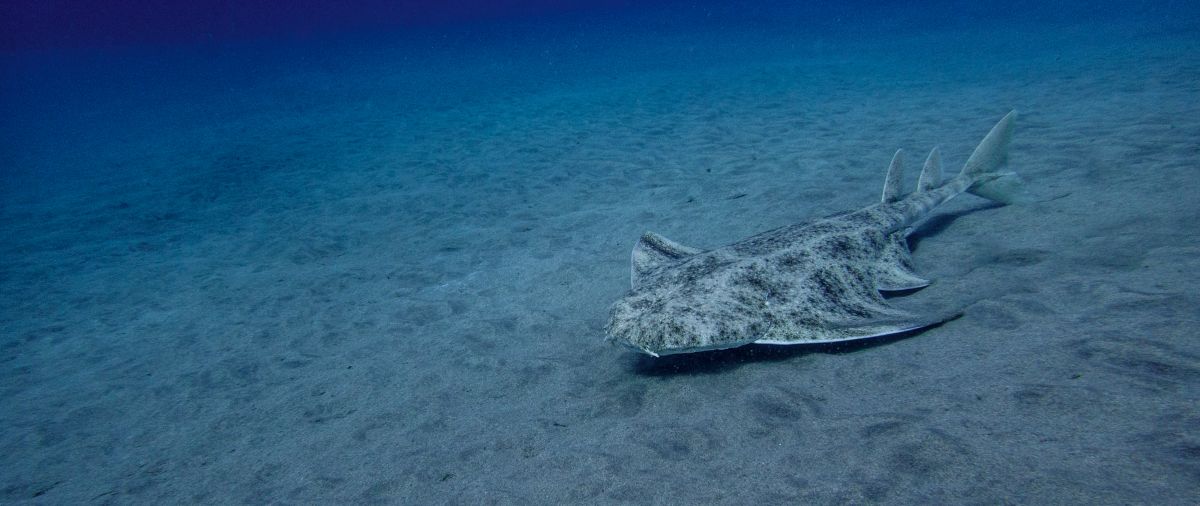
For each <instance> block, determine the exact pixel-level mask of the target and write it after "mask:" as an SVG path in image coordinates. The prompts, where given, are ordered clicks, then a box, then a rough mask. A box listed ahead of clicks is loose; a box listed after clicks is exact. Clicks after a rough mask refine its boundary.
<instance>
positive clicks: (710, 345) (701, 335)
mask: <svg viewBox="0 0 1200 506" xmlns="http://www.w3.org/2000/svg"><path fill="white" fill-rule="evenodd" d="M711 302H712V301H699V300H692V298H689V297H678V296H676V297H668V296H665V294H657V293H655V292H654V291H646V292H634V293H631V294H629V295H628V296H626V297H625V298H623V299H621V300H619V301H617V302H616V303H615V304H613V306H612V313H611V318H610V319H609V322H608V325H607V326H606V327H605V330H606V332H607V338H606V340H608V341H611V342H613V343H614V344H618V345H621V346H624V347H626V348H628V349H631V350H633V351H636V352H639V353H645V354H647V355H650V356H653V357H660V356H663V355H674V354H679V353H693V352H698V351H708V350H720V349H725V348H734V347H737V346H742V345H744V344H748V343H750V342H753V340H754V336H756V335H758V334H759V333H760V332H761V329H759V328H757V326H758V325H757V324H749V325H738V324H730V323H729V322H738V321H747V320H745V319H740V318H736V317H732V316H733V315H731V314H728V313H730V311H731V310H730V309H729V308H728V307H722V308H719V309H714V307H713V304H711ZM743 327H744V328H743Z"/></svg>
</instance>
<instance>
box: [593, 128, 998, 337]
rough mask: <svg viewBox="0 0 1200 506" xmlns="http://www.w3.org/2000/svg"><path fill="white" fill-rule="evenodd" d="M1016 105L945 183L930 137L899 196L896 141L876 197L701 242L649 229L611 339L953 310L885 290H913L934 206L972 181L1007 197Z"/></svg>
mask: <svg viewBox="0 0 1200 506" xmlns="http://www.w3.org/2000/svg"><path fill="white" fill-rule="evenodd" d="M1015 118H1016V113H1015V111H1014V112H1010V113H1009V114H1008V115H1007V116H1005V117H1004V119H1002V120H1000V122H999V123H997V124H996V126H995V127H994V128H992V131H991V132H990V133H988V135H987V137H985V138H984V140H983V141H982V142H981V143H980V144H979V147H978V148H976V149H975V152H974V153H973V154H972V155H971V158H970V159H969V160H968V161H967V163H966V166H965V167H963V170H962V172H961V173H960V174H959V175H958V176H956V177H954V178H951V179H950V180H948V181H946V182H945V183H942V182H941V162H940V157H939V155H938V151H937V149H936V148H935V149H934V150H933V151H932V152H931V153H930V154H929V158H928V159H927V160H926V162H925V167H924V169H923V170H922V172H921V178H920V181H919V182H918V184H917V191H916V192H914V193H912V194H911V195H908V196H902V192H901V190H900V181H901V171H900V168H901V165H900V152H899V151H898V152H897V153H896V157H895V158H893V160H892V165H891V167H890V168H889V170H888V176H887V182H886V184H885V186H884V191H883V199H882V201H881V202H880V203H878V204H875V205H872V206H869V207H867V208H865V209H862V210H859V211H855V212H850V213H844V214H839V215H834V216H830V217H827V218H822V219H819V220H815V221H811V222H807V223H801V224H797V225H790V226H786V227H781V228H777V229H775V230H770V231H767V232H763V233H761V234H758V235H755V236H752V237H749V238H747V239H744V240H741V241H738V242H736V243H733V244H730V245H728V246H725V247H722V248H718V249H714V250H710V251H701V250H699V249H696V248H691V247H688V246H683V245H681V244H678V243H675V242H673V241H670V240H669V239H666V238H665V237H662V236H660V235H657V234H653V233H646V234H645V235H643V236H642V238H641V240H640V241H638V244H637V246H635V247H634V249H633V261H632V264H633V265H632V284H633V289H632V291H630V292H629V294H628V295H626V296H625V297H624V298H622V299H621V300H619V301H617V303H616V304H614V305H613V307H612V317H611V319H610V321H609V323H608V326H607V333H608V339H609V340H612V341H616V342H617V343H620V344H622V345H625V346H627V347H630V348H632V349H635V350H637V351H640V352H643V353H647V354H649V355H653V356H656V357H657V356H660V355H668V354H676V353H690V352H697V351H705V350H714V349H723V348H733V347H737V346H742V345H746V344H750V343H762V344H806V343H824V342H833V341H847V340H852V339H865V338H870V337H877V336H884V335H888V334H896V333H900V332H906V331H910V330H915V329H920V328H923V327H927V326H930V325H934V324H937V323H940V322H942V321H945V320H947V319H949V318H952V317H954V316H956V315H957V313H953V312H951V313H945V314H941V315H938V316H919V315H914V314H911V313H908V312H905V311H901V310H898V309H895V308H892V307H889V306H888V304H887V302H886V301H885V300H884V299H883V297H882V296H881V295H880V293H879V292H880V291H881V290H882V291H894V290H913V289H917V288H921V287H924V286H926V285H928V284H929V281H927V280H925V279H923V278H921V277H919V276H917V275H916V274H915V273H914V272H913V269H912V263H911V259H910V254H909V250H908V245H907V242H906V240H905V237H906V236H907V234H908V233H909V232H910V231H911V230H912V227H913V226H914V225H915V224H916V223H918V222H919V221H921V220H922V219H923V218H925V217H927V216H928V215H929V214H930V212H932V211H933V209H934V208H935V207H937V206H938V205H940V204H941V203H943V202H946V201H947V200H950V199H951V198H953V197H954V196H956V195H958V194H960V193H962V192H964V191H967V192H971V193H974V194H976V195H980V196H983V197H987V198H990V199H993V200H996V201H1000V202H1005V203H1007V202H1010V201H1011V200H1012V198H1013V196H1014V195H1015V194H1016V192H1017V191H1018V190H1019V187H1018V185H1019V179H1018V178H1017V177H1016V175H1015V174H1013V173H1011V172H1000V171H999V169H1000V167H1001V166H1003V165H1004V163H1005V160H1006V153H1007V150H1008V142H1009V139H1010V138H1011V135H1012V129H1013V122H1014V120H1015Z"/></svg>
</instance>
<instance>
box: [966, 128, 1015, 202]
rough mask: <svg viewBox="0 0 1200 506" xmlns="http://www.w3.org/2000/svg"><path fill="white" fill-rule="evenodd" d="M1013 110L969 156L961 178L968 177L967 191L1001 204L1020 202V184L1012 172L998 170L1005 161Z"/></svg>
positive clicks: (1010, 136) (1006, 159) (1010, 137)
mask: <svg viewBox="0 0 1200 506" xmlns="http://www.w3.org/2000/svg"><path fill="white" fill-rule="evenodd" d="M1016 120H1017V111H1012V112H1009V113H1008V114H1007V115H1006V116H1004V118H1003V119H1001V120H1000V122H999V123H996V126H994V127H992V131H991V132H988V134H987V137H984V138H983V141H981V142H980V143H979V146H978V147H976V148H975V152H974V153H971V157H970V158H968V159H967V164H966V165H964V166H963V169H962V173H961V177H965V178H968V179H969V180H970V181H971V186H970V187H968V188H967V191H968V192H970V193H972V194H975V195H978V196H980V197H983V198H987V199H991V200H995V201H996V202H1002V203H1005V204H1011V203H1013V202H1017V201H1021V200H1024V197H1025V194H1024V184H1023V183H1022V181H1021V178H1020V177H1019V176H1017V174H1016V173H1015V172H1008V171H1001V170H1000V169H1001V168H1002V167H1004V165H1005V162H1007V161H1008V143H1009V141H1010V140H1011V139H1012V133H1013V127H1014V125H1015V123H1016Z"/></svg>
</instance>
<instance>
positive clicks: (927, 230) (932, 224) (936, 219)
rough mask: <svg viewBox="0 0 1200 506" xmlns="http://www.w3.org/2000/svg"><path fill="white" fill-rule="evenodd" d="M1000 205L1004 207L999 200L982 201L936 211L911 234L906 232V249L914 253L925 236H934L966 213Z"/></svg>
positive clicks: (999, 206)
mask: <svg viewBox="0 0 1200 506" xmlns="http://www.w3.org/2000/svg"><path fill="white" fill-rule="evenodd" d="M1001 207H1004V204H1001V203H999V202H983V203H980V204H978V205H974V206H971V207H969V208H967V209H963V210H961V211H958V212H953V213H938V214H936V215H934V216H931V217H930V218H929V219H927V220H925V222H924V223H922V224H920V225H919V226H917V228H916V229H914V230H913V231H912V233H911V234H908V250H909V251H910V252H912V253H916V252H917V248H918V247H920V245H921V241H923V240H925V238H927V237H932V236H935V235H937V234H939V233H941V232H942V231H943V230H946V229H947V228H949V227H950V224H951V223H954V220H957V219H959V218H962V217H963V216H966V215H968V214H972V213H976V212H979V211H987V210H990V209H999V208H1001Z"/></svg>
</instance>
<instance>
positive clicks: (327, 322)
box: [0, 32, 1200, 504]
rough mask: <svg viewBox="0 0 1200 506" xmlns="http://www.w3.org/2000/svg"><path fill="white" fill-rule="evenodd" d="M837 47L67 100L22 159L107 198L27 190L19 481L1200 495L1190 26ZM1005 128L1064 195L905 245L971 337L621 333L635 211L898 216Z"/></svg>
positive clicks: (251, 498) (14, 426)
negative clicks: (872, 209) (897, 154)
mask: <svg viewBox="0 0 1200 506" xmlns="http://www.w3.org/2000/svg"><path fill="white" fill-rule="evenodd" d="M1038 37H1041V39H1037V38H1038ZM1054 37H1060V38H1054ZM1122 37H1124V38H1122ZM1029 38H1034V39H1037V40H1041V41H1043V42H1044V41H1047V40H1049V41H1050V42H1049V44H1052V46H1051V47H1055V46H1053V44H1057V45H1058V47H1061V50H1056V51H1051V50H1046V49H1045V47H1046V46H1039V45H1038V44H1037V43H1036V42H1030V41H1029ZM1018 41H1022V42H1018ZM956 44H958V45H956ZM1023 44H1028V46H1026V45H1023ZM964 46H965V47H967V48H976V49H978V48H983V49H989V48H990V49H997V51H996V52H992V53H987V52H984V53H980V54H972V53H971V51H970V50H965V49H964V50H963V51H961V52H958V51H957V49H959V48H963V47H964ZM1031 48H1032V49H1031ZM818 49H820V48H814V46H801V47H800V48H799V49H796V50H795V51H794V53H793V54H790V55H789V53H788V51H786V50H779V51H776V52H773V53H772V54H771V56H770V57H763V58H761V59H754V58H729V59H726V60H722V61H721V62H719V63H717V64H713V65H707V66H699V65H688V64H678V65H671V66H664V67H663V68H655V66H654V65H646V66H644V67H639V68H632V67H631V68H621V67H618V70H615V71H611V72H608V73H605V72H596V73H595V74H596V75H595V76H594V78H588V79H584V78H579V77H578V76H576V78H564V79H560V80H553V79H547V80H542V81H539V83H540V84H538V85H536V86H534V85H528V86H527V85H524V84H522V83H524V82H525V81H521V80H520V79H517V78H512V79H509V80H507V81H506V80H505V79H504V78H503V76H509V77H511V76H514V75H519V74H520V73H521V72H522V70H521V68H520V67H521V65H534V63H530V62H523V61H516V62H515V63H512V64H511V67H512V68H510V67H504V66H502V65H499V64H497V63H495V62H490V63H489V62H488V61H486V59H482V58H481V59H478V60H470V61H467V62H465V63H463V64H462V65H463V66H462V67H461V68H457V70H455V69H454V68H451V67H454V66H453V65H448V66H447V68H445V69H439V68H432V69H426V70H424V71H423V72H424V73H422V72H421V71H419V70H420V66H418V65H408V66H403V65H400V66H399V67H389V66H387V65H378V64H377V63H379V62H380V61H383V60H385V59H388V58H391V57H392V56H395V55H390V54H385V53H381V54H378V55H370V54H369V55H366V56H360V57H359V58H358V59H351V61H347V62H343V63H341V64H338V65H329V66H327V67H325V68H316V67H317V66H314V67H297V68H294V69H288V68H282V69H272V70H271V72H275V73H276V74H275V75H277V76H279V77H278V78H275V79H271V80H264V81H261V82H255V83H242V84H240V85H238V86H234V87H233V88H232V89H230V90H227V91H223V92H220V93H217V92H208V93H207V94H206V93H200V92H196V93H180V96H177V97H175V96H172V95H171V93H167V92H160V93H158V94H153V93H150V98H148V99H143V98H122V99H121V100H115V101H114V102H113V103H112V104H111V105H105V104H97V105H95V106H94V107H93V108H92V109H90V111H89V113H88V114H82V113H81V114H80V115H79V116H78V117H77V118H76V117H71V118H69V119H63V120H61V121H63V122H65V123H78V125H77V126H76V130H78V131H84V132H88V133H78V132H76V133H75V134H73V136H71V137H69V139H70V140H62V139H64V138H65V137H64V138H59V140H58V141H55V140H54V138H51V139H50V140H45V139H43V140H42V143H41V144H37V143H34V142H32V141H31V142H30V144H28V145H26V146H25V147H22V148H21V149H24V150H25V151H20V150H18V152H17V153H16V154H13V153H12V152H10V154H8V155H5V156H7V157H8V159H7V162H8V163H9V164H10V165H11V166H20V167H24V168H26V169H27V172H31V173H36V172H37V171H60V172H61V173H63V174H73V175H79V176H78V181H80V182H78V183H71V184H61V183H58V186H54V184H51V183H44V182H43V183H35V182H28V181H26V180H25V179H18V178H16V177H14V178H12V179H10V181H9V184H8V188H5V193H4V197H5V203H4V205H3V207H0V234H2V237H3V242H2V243H0V256H2V258H3V263H2V264H0V269H2V270H0V290H2V293H3V298H4V303H3V307H2V308H0V327H2V328H3V332H2V336H3V337H2V339H3V342H2V346H3V349H2V355H0V399H2V404H3V406H4V408H3V409H0V427H3V431H2V432H0V434H2V435H0V470H2V471H0V478H2V482H0V502H4V503H26V502H30V503H47V504H50V503H58V504H79V503H89V502H91V503H114V504H130V503H143V504H180V503H268V502H271V503H325V504H330V503H407V504H439V503H453V504H491V503H500V504H528V503H546V504H552V503H553V504H561V503H564V502H575V503H609V502H621V503H659V504H702V503H728V504H754V503H775V504H812V503H876V502H884V503H905V504H919V503H925V504H928V503H941V504H978V503H984V504H1006V503H1013V504H1038V503H1041V504H1104V503H1108V504H1131V503H1153V504H1187V503H1191V502H1192V501H1194V500H1195V498H1196V497H1200V322H1198V321H1197V320H1198V318H1197V315H1198V314H1200V311H1198V308H1200V283H1198V281H1200V279H1198V278H1197V274H1196V273H1197V272H1200V233H1198V232H1200V183H1198V181H1200V178H1198V177H1197V174H1198V172H1197V170H1198V169H1200V144H1198V143H1200V56H1198V55H1200V51H1198V50H1200V44H1197V42H1196V39H1195V38H1193V37H1191V36H1188V35H1150V34H1148V33H1146V32H1137V33H1133V34H1126V35H1122V36H1121V37H1117V38H1103V37H1097V38H1096V40H1091V39H1088V40H1085V41H1083V42H1079V41H1075V39H1072V38H1071V36H1062V35H1054V36H1051V35H1047V34H1036V33H1035V34H1025V35H1022V36H1014V37H1013V38H1012V39H1011V40H1010V41H1008V42H1005V41H1003V40H989V41H983V42H981V41H979V40H976V39H973V38H972V36H971V35H964V34H943V35H931V36H928V37H925V38H914V39H904V40H901V41H899V42H898V43H897V46H896V47H891V48H889V49H892V50H894V52H884V51H882V50H880V49H878V48H876V49H874V50H873V51H872V50H867V49H863V50H862V51H861V52H855V50H854V49H853V48H849V49H847V48H839V50H837V51H833V50H830V51H821V50H818ZM827 49H828V48H827ZM989 54H990V55H991V56H988V55H989ZM896 55H903V58H900V57H896ZM535 63H537V62H536V61H535ZM498 65H499V66H498ZM537 65H539V66H538V68H539V69H541V70H542V71H545V68H546V62H540V63H537ZM455 71H456V72H458V73H455ZM565 72H567V73H568V74H570V72H577V73H579V72H582V71H580V70H579V69H578V68H576V69H568V70H567V71H565ZM489 73H494V74H495V75H498V76H501V77H498V78H495V81H496V82H494V83H493V82H490V80H492V79H493V77H495V76H494V75H492V74H489ZM546 75H548V76H553V74H552V73H547V74H546ZM414 83H416V84H414ZM162 86H163V87H166V86H167V85H166V84H163V85H162ZM434 88H439V89H440V88H453V89H454V91H446V92H445V94H443V95H430V96H428V97H426V96H423V95H422V90H423V89H434ZM473 90H477V91H473ZM134 100H144V102H137V103H139V104H142V105H141V106H140V107H134V108H132V109H134V110H132V111H130V109H131V108H129V107H128V105H129V103H130V102H131V101H134ZM1013 108H1015V109H1018V110H1020V111H1021V117H1020V119H1019V122H1018V129H1017V134H1016V137H1015V140H1014V144H1013V146H1012V151H1011V153H1012V154H1011V167H1012V169H1013V170H1016V171H1017V172H1019V173H1020V174H1022V176H1023V177H1024V178H1025V179H1026V180H1027V181H1028V182H1029V183H1030V188H1031V189H1032V191H1033V192H1034V193H1035V194H1036V195H1037V196H1038V197H1039V201H1038V202H1036V203H1032V204H1027V205H1019V206H1005V207H1000V206H994V205H990V204H988V203H987V202H985V201H983V200H982V199H978V198H976V197H971V196H963V197H960V198H958V199H956V200H954V201H953V202H951V203H950V204H948V205H947V206H945V207H943V208H942V209H940V211H939V213H938V214H937V216H935V217H934V218H933V219H931V220H930V221H929V222H927V223H926V224H925V226H924V227H923V228H922V229H921V230H919V231H918V232H917V233H916V234H915V235H914V237H913V238H912V243H913V246H914V250H915V251H914V255H915V261H916V263H917V266H918V268H919V271H920V272H921V273H923V274H924V275H927V276H928V277H930V278H932V279H934V280H935V283H934V284H933V285H932V286H930V287H929V288H926V289H925V290H922V291H920V292H917V293H915V294H912V295H909V296H906V297H905V298H903V299H897V300H896V302H897V303H898V304H902V305H904V304H912V305H914V306H928V307H960V308H963V310H964V312H965V315H964V316H963V317H962V318H959V319H957V320H954V321H951V322H948V323H946V324H944V325H941V326H939V327H936V328H932V329H928V330H926V331H923V332H920V333H916V334H912V335H908V336H904V337H903V338H900V339H888V340H881V341H876V342H872V343H867V344H859V345H852V346H842V347H838V346H825V347H817V348H813V347H769V346H750V347H745V348H741V349H737V350H730V351H724V352H713V353H704V354H696V355H688V356H677V357H667V358H664V359H652V358H650V357H645V356H638V355H634V354H632V353H629V352H626V351H624V350H622V349H619V348H616V347H613V346H610V345H609V344H606V343H605V342H604V341H603V335H604V334H603V326H604V323H605V321H606V319H607V308H608V305H609V304H611V303H612V302H613V301H615V300H616V299H617V298H619V297H620V296H621V295H622V294H623V293H624V292H625V291H626V290H627V289H628V283H629V280H628V276H629V266H628V255H629V250H630V248H631V247H632V245H633V243H634V241H635V240H636V238H637V237H638V235H639V234H640V233H641V232H642V231H644V230H653V231H656V232H659V233H662V234H664V235H666V236H668V237H671V238H672V239H675V240H677V241H680V242H683V243H687V244H690V245H694V246H697V247H702V248H711V247H717V246H720V245H723V244H726V243H728V242H732V241H734V240H737V239H739V238H742V237H744V236H747V235H750V234H752V233H756V232H760V231H763V230H766V229H769V228H772V227H776V226H781V225H785V224H790V223H794V222H797V221H801V220H804V219H808V218H812V217H817V216H822V215H825V214H829V213H831V212H836V211H841V210H847V209H854V208H858V207H862V206H865V205H869V204H870V203H872V202H874V201H875V200H876V199H878V195H879V192H880V190H881V188H882V184H883V174H884V170H885V168H886V166H887V163H888V160H889V159H890V157H891V155H892V153H893V151H894V150H895V149H896V148H905V149H907V150H908V151H909V153H910V162H911V163H910V165H913V166H915V165H918V162H919V160H920V158H921V157H922V156H923V154H924V151H925V150H927V149H929V148H931V147H933V146H935V145H940V146H941V149H942V151H943V159H944V160H945V161H946V164H947V170H955V169H956V167H958V166H959V165H960V164H961V163H962V162H963V161H964V160H965V159H966V157H967V155H968V154H969V153H970V150H971V149H973V148H974V146H975V144H976V143H977V142H978V140H979V139H980V138H981V137H982V136H983V134H985V133H986V132H987V129H988V128H990V127H991V125H992V124H994V123H995V122H996V120H998V119H999V118H1000V117H1001V116H1002V115H1003V114H1004V113H1006V112H1007V111H1008V110H1009V109H1013ZM114 124H117V125H124V126H123V127H121V128H117V127H114V126H111V125H114ZM135 126H140V128H135ZM54 131H55V128H52V127H49V126H47V127H43V128H42V129H41V130H37V129H34V131H33V132H32V133H29V132H26V133H25V134H24V135H29V136H34V135H37V134H39V132H41V134H43V137H45V135H46V132H54ZM64 135H65V134H64ZM913 172H915V171H913ZM80 174H87V175H86V176H82V175H80ZM909 176H910V177H909V187H910V188H911V187H912V186H914V185H915V177H916V174H915V173H913V174H909ZM63 177H64V178H65V176H63ZM22 181H24V182H22Z"/></svg>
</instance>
